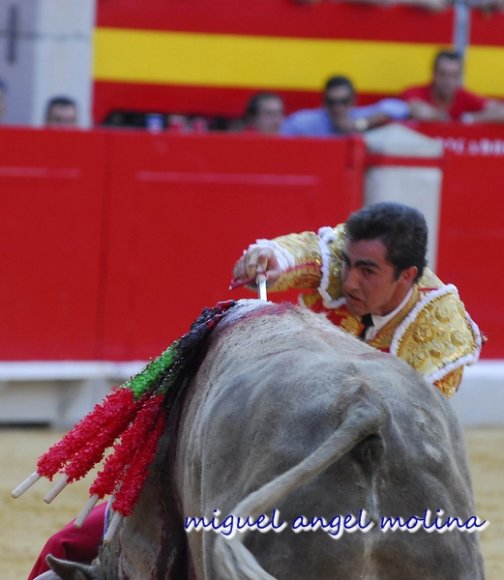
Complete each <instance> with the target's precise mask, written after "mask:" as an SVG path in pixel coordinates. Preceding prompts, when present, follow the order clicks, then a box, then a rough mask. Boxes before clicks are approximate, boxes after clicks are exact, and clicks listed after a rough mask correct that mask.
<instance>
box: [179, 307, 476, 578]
mask: <svg viewBox="0 0 504 580" xmlns="http://www.w3.org/2000/svg"><path fill="white" fill-rule="evenodd" d="M268 310H269V312H268ZM237 318H238V317H237ZM195 387H196V388H195V389H193V393H192V395H191V399H190V401H189V404H188V407H187V409H186V412H185V415H184V421H183V424H184V428H183V431H182V433H181V440H180V446H179V454H178V469H177V471H178V473H179V478H178V487H179V490H180V493H181V495H182V497H183V510H184V515H196V516H206V517H207V518H208V519H209V520H211V519H212V517H213V518H214V520H213V521H214V523H215V525H214V526H213V527H217V528H218V526H219V522H222V521H223V519H224V518H225V517H226V516H233V515H236V514H233V509H234V508H235V506H236V505H237V504H238V503H239V502H240V501H241V500H242V499H243V498H245V497H247V496H248V495H249V494H250V493H251V492H253V491H255V490H258V489H260V488H261V487H262V486H264V485H265V484H267V483H268V482H270V481H273V480H275V478H278V477H280V476H281V475H282V474H284V473H286V472H287V471H289V470H290V469H292V468H293V467H295V466H296V465H298V464H300V462H302V461H303V460H304V459H305V458H306V457H308V456H309V455H310V454H312V453H316V452H317V450H318V449H319V448H320V447H321V446H322V445H323V443H324V442H325V441H326V440H327V439H328V438H330V437H331V436H332V435H333V434H334V433H335V432H338V430H341V431H342V435H343V431H344V429H345V428H346V425H347V420H348V418H349V417H360V416H362V418H363V420H366V417H367V416H369V413H375V412H376V413H378V414H379V416H380V423H379V424H380V427H379V429H377V430H376V433H372V434H370V435H368V436H366V437H365V438H363V439H362V440H361V441H357V442H356V444H355V445H354V446H353V447H352V448H351V449H349V450H348V452H347V453H345V454H344V455H343V456H342V457H341V458H340V459H339V460H338V461H337V462H336V463H334V464H333V465H331V466H329V468H328V469H327V470H325V471H324V472H323V473H320V474H319V475H317V476H316V477H314V478H313V479H312V480H310V481H306V482H305V483H303V485H301V486H300V487H299V488H298V489H295V490H294V491H292V492H290V493H289V494H288V495H286V496H285V497H283V498H281V499H280V500H279V501H278V502H277V503H275V505H274V506H272V510H275V511H274V512H273V513H274V514H276V517H277V518H278V520H279V522H280V523H282V522H285V523H286V526H285V528H284V529H283V531H282V532H278V533H276V532H275V531H270V532H268V533H264V534H261V533H258V532H251V533H250V534H249V535H248V538H247V540H246V545H247V546H248V547H249V549H250V550H251V552H252V553H253V554H254V555H256V557H257V559H258V561H259V562H260V563H261V565H263V567H264V568H265V569H266V570H268V572H269V573H271V574H273V575H274V576H276V577H279V578H283V577H285V578H310V577H317V578H335V577H345V578H349V579H351V578H387V580H393V579H394V578H410V577H411V578H414V577H420V575H421V576H423V577H425V578H432V579H435V578H440V579H441V578H443V580H445V579H448V578H454V579H455V578H457V579H462V578H468V579H469V578H471V579H474V578H480V577H482V576H481V570H480V569H481V560H480V556H479V552H478V547H477V542H475V537H474V536H471V535H470V534H467V533H466V534H464V533H460V532H450V533H447V534H436V533H427V532H426V531H422V530H419V531H417V532H415V533H414V534H411V533H408V532H395V533H394V532H387V533H385V532H384V531H383V530H382V529H381V527H380V524H381V517H384V516H390V517H398V516H401V517H403V518H410V517H411V516H414V515H421V514H423V513H424V512H425V510H426V509H431V510H432V511H433V512H435V511H436V510H438V509H443V510H445V513H447V514H449V515H457V516H459V517H461V518H465V519H467V518H468V517H470V516H471V515H473V513H474V512H473V510H474V507H473V503H472V493H471V488H470V479H469V473H468V468H467V461H466V458H465V450H464V447H463V438H462V434H461V431H460V427H459V426H458V423H457V421H456V419H455V417H454V416H453V413H452V412H451V409H450V407H449V404H448V403H447V402H446V401H445V400H444V399H443V397H442V396H441V395H440V394H439V393H438V392H437V391H436V390H435V389H434V388H433V387H432V386H430V385H427V384H426V383H425V382H424V381H423V380H422V379H421V378H420V377H419V376H418V375H417V373H416V372H415V371H413V370H412V369H410V368H409V367H407V366H406V365H405V364H404V363H402V362H401V361H398V360H397V359H394V358H393V357H391V356H388V355H383V354H382V353H379V352H377V351H374V350H372V349H370V348H369V347H367V346H366V345H364V344H363V343H361V342H359V341H357V340H355V339H353V338H351V337H348V336H346V335H344V334H343V333H341V332H340V331H339V330H338V329H336V328H335V327H333V326H332V325H330V324H329V323H328V322H327V321H326V320H325V319H322V318H321V317H320V316H315V315H312V314H311V313H307V312H304V311H299V310H294V311H291V310H287V311H285V310H282V309H280V308H277V307H274V306H272V307H271V308H269V309H268V308H266V309H261V310H254V309H253V308H251V309H250V312H249V313H248V314H247V315H246V316H245V317H244V318H243V319H242V320H233V319H232V318H230V319H229V320H226V321H225V323H224V324H223V325H222V327H221V328H219V329H218V332H217V333H216V335H215V336H214V338H213V342H212V345H211V347H210V350H209V353H208V356H207V357H206V359H205V361H204V363H203V365H202V367H201V368H200V371H199V373H198V375H197V377H196V384H195ZM215 510H217V511H215ZM272 510H269V512H268V514H266V515H271V512H272ZM363 510H365V512H364V511H363ZM216 514H218V515H219V521H217V520H216V519H215V515H216ZM348 514H352V515H353V516H355V517H356V518H360V519H359V525H358V526H357V528H358V529H357V531H356V532H354V533H348V532H345V533H343V534H342V535H341V536H340V537H339V539H334V535H335V534H336V533H337V530H336V526H337V523H338V521H340V522H341V521H342V519H341V518H340V520H338V517H337V516H343V517H344V516H347V515H348ZM366 514H367V515H366ZM301 516H304V517H305V518H306V519H305V520H303V519H302V518H301ZM317 517H319V518H324V520H318V521H322V522H323V521H325V522H332V524H333V528H332V529H330V528H329V527H328V528H326V530H318V531H303V532H299V533H294V531H293V530H292V527H293V526H295V525H296V524H297V523H301V522H304V521H306V522H308V523H309V522H310V521H313V522H315V521H316V520H314V519H313V518H317ZM371 518H372V519H373V520H374V521H373V523H374V526H373V527H372V529H371V530H370V531H366V532H364V531H362V530H361V527H363V528H364V527H365V526H366V524H367V523H369V522H370V521H371ZM228 521H230V520H228ZM253 521H255V520H254V519H252V520H249V524H251V523H253ZM350 521H352V520H348V522H349V526H350ZM464 521H465V520H464ZM309 527H310V526H309V525H308V526H307V528H306V529H307V530H308V529H309ZM354 527H355V526H354ZM225 531H226V530H225V529H224V527H222V528H221V529H220V530H219V529H216V530H213V531H209V532H203V533H194V532H192V533H191V534H189V536H188V539H189V544H190V547H191V552H192V555H193V559H194V563H195V564H194V565H195V568H196V569H197V570H199V571H200V572H199V574H200V575H201V577H204V576H203V575H206V577H209V578H214V577H215V570H214V568H213V562H212V548H213V545H214V542H215V540H216V538H217V537H218V536H219V535H221V533H222V532H225ZM330 532H332V533H330Z"/></svg>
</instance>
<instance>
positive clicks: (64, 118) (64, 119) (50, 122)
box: [45, 96, 79, 127]
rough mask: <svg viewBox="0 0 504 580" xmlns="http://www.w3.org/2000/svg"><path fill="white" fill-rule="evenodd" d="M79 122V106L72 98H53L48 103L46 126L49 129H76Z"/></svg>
mask: <svg viewBox="0 0 504 580" xmlns="http://www.w3.org/2000/svg"><path fill="white" fill-rule="evenodd" d="M78 120H79V116H78V110H77V104H76V102H75V101H74V100H73V99H71V98H70V97H64V96H58V97H53V98H52V99H50V100H49V102H48V103H47V107H46V115H45V124H46V125H47V126H48V127H76V126H77V124H78Z"/></svg>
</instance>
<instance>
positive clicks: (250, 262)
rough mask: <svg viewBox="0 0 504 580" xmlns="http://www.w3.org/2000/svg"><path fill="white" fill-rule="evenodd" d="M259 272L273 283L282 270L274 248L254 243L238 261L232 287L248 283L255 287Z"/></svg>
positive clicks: (249, 285)
mask: <svg viewBox="0 0 504 580" xmlns="http://www.w3.org/2000/svg"><path fill="white" fill-rule="evenodd" d="M259 274H264V275H265V276H266V281H267V283H268V284H271V283H273V282H274V281H275V280H277V279H278V277H279V276H280V274H281V271H280V268H279V263H278V259H277V257H276V256H275V252H274V251H273V249H272V248H269V247H264V246H263V247H260V246H258V245H256V244H254V245H253V246H251V247H249V248H248V249H247V250H245V252H244V253H243V256H242V257H241V258H240V259H239V260H238V261H237V262H236V264H235V267H234V270H233V275H234V278H233V281H232V283H231V287H237V286H241V285H246V286H248V287H250V288H255V287H256V278H257V276H258V275H259Z"/></svg>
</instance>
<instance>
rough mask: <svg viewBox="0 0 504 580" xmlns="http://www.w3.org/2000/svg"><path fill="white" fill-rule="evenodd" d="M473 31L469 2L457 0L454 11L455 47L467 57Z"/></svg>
mask: <svg viewBox="0 0 504 580" xmlns="http://www.w3.org/2000/svg"><path fill="white" fill-rule="evenodd" d="M470 29H471V8H470V6H469V3H468V1H467V0H455V4H454V9H453V46H454V48H455V50H456V51H457V52H459V53H460V54H462V55H465V53H466V50H467V48H468V46H469V32H470Z"/></svg>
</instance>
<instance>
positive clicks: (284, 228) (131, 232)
mask: <svg viewBox="0 0 504 580" xmlns="http://www.w3.org/2000/svg"><path fill="white" fill-rule="evenodd" d="M422 130H423V131H424V132H429V131H431V134H434V133H437V134H438V135H440V134H441V133H440V132H443V131H444V134H443V135H441V136H444V137H446V138H448V137H450V138H451V139H465V141H464V142H465V143H466V145H467V146H466V147H462V149H461V150H460V152H459V153H455V152H453V151H452V150H450V151H449V152H448V153H447V155H446V159H445V162H444V171H445V173H444V180H443V192H442V206H441V220H440V236H439V251H438V272H439V275H440V276H441V278H442V279H443V280H445V281H446V282H453V283H455V284H456V285H457V286H458V287H459V289H460V292H461V295H462V297H463V299H464V301H465V303H466V305H467V307H468V310H469V311H470V312H471V315H472V316H473V318H474V320H475V321H476V322H477V323H478V324H479V325H480V327H481V328H482V330H483V331H484V332H485V333H486V334H487V335H488V336H489V342H488V344H487V346H486V347H485V349H484V352H483V356H484V357H486V358H504V332H503V331H502V328H504V311H503V309H502V308H500V300H501V296H503V295H504V275H503V274H502V272H501V268H500V262H501V257H502V256H503V255H504V226H503V225H502V217H501V216H502V214H503V210H504V201H503V197H502V191H501V184H502V182H503V177H504V164H503V158H502V155H498V154H497V152H498V151H500V147H501V146H500V145H499V142H500V141H501V142H502V143H504V130H503V129H502V128H501V129H495V128H490V127H487V128H482V127H480V128H466V129H464V128H458V129H457V128H454V127H452V128H450V126H448V125H447V126H442V127H441V126H438V127H437V128H436V131H434V129H432V127H431V128H430V129H429V127H422ZM456 131H460V133H456ZM499 131H500V133H499ZM484 135H486V136H484ZM482 139H487V141H488V142H489V143H490V142H491V143H493V145H490V146H489V145H488V143H487V145H484V146H481V143H485V142H484V141H482ZM454 142H457V143H458V141H454ZM471 143H472V145H471ZM475 143H476V144H477V145H475ZM0 146H1V147H2V152H3V155H2V159H1V160H0V204H1V205H0V208H1V210H2V219H3V224H4V230H3V234H4V235H3V239H2V251H1V253H0V265H1V271H2V274H3V280H2V284H0V299H1V304H2V309H1V311H0V323H1V328H2V333H1V335H0V360H30V359H32V360H33V359H37V360H64V359H74V360H89V359H92V360H93V359H96V360H100V359H102V360H131V359H137V358H141V359H144V358H148V357H150V356H154V355H156V354H157V353H158V352H159V351H160V350H162V349H163V348H164V347H165V346H166V345H167V344H168V343H169V342H171V341H172V340H173V339H174V338H176V337H177V336H179V335H180V334H181V333H183V332H185V331H186V330H187V328H188V325H189V323H190V322H191V321H192V320H193V319H194V317H195V316H196V315H197V314H198V313H199V312H200V310H201V309H202V308H203V307H204V306H207V305H213V304H214V303H215V302H217V301H218V300H222V299H227V298H231V297H243V296H252V294H250V293H247V292H245V291H242V292H230V291H228V283H229V280H230V276H231V270H232V266H233V264H234V261H235V260H236V258H237V257H238V256H239V254H240V252H241V250H242V249H243V248H244V247H245V246H246V245H247V244H248V243H249V242H251V241H253V240H255V239H256V238H258V237H272V236H275V235H279V234H283V233H287V232H290V231H301V230H303V229H316V228H318V227H319V226H321V225H327V224H335V223H337V222H338V221H341V220H343V219H345V217H346V216H347V215H348V213H350V212H351V211H353V210H354V209H357V208H358V207H359V206H360V205H361V199H362V197H361V196H362V176H363V171H364V167H365V160H364V148H363V144H362V142H361V141H359V140H324V139H320V140H294V139H292V140H287V139H275V138H271V139H264V138H261V137H259V136H254V135H248V136H246V135H218V134H216V135H166V134H159V135H152V134H148V133H143V132H138V133H133V132H131V133H129V132H120V131H118V132H105V131H103V132H102V131H96V132H73V131H68V132H67V131H54V132H49V131H35V130H16V129H7V128H2V130H0ZM478 151H479V153H477V152H478ZM484 151H486V152H487V153H488V151H494V152H495V153H494V154H483V152H484ZM502 154H503V155H504V147H502ZM291 297H292V296H291Z"/></svg>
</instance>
